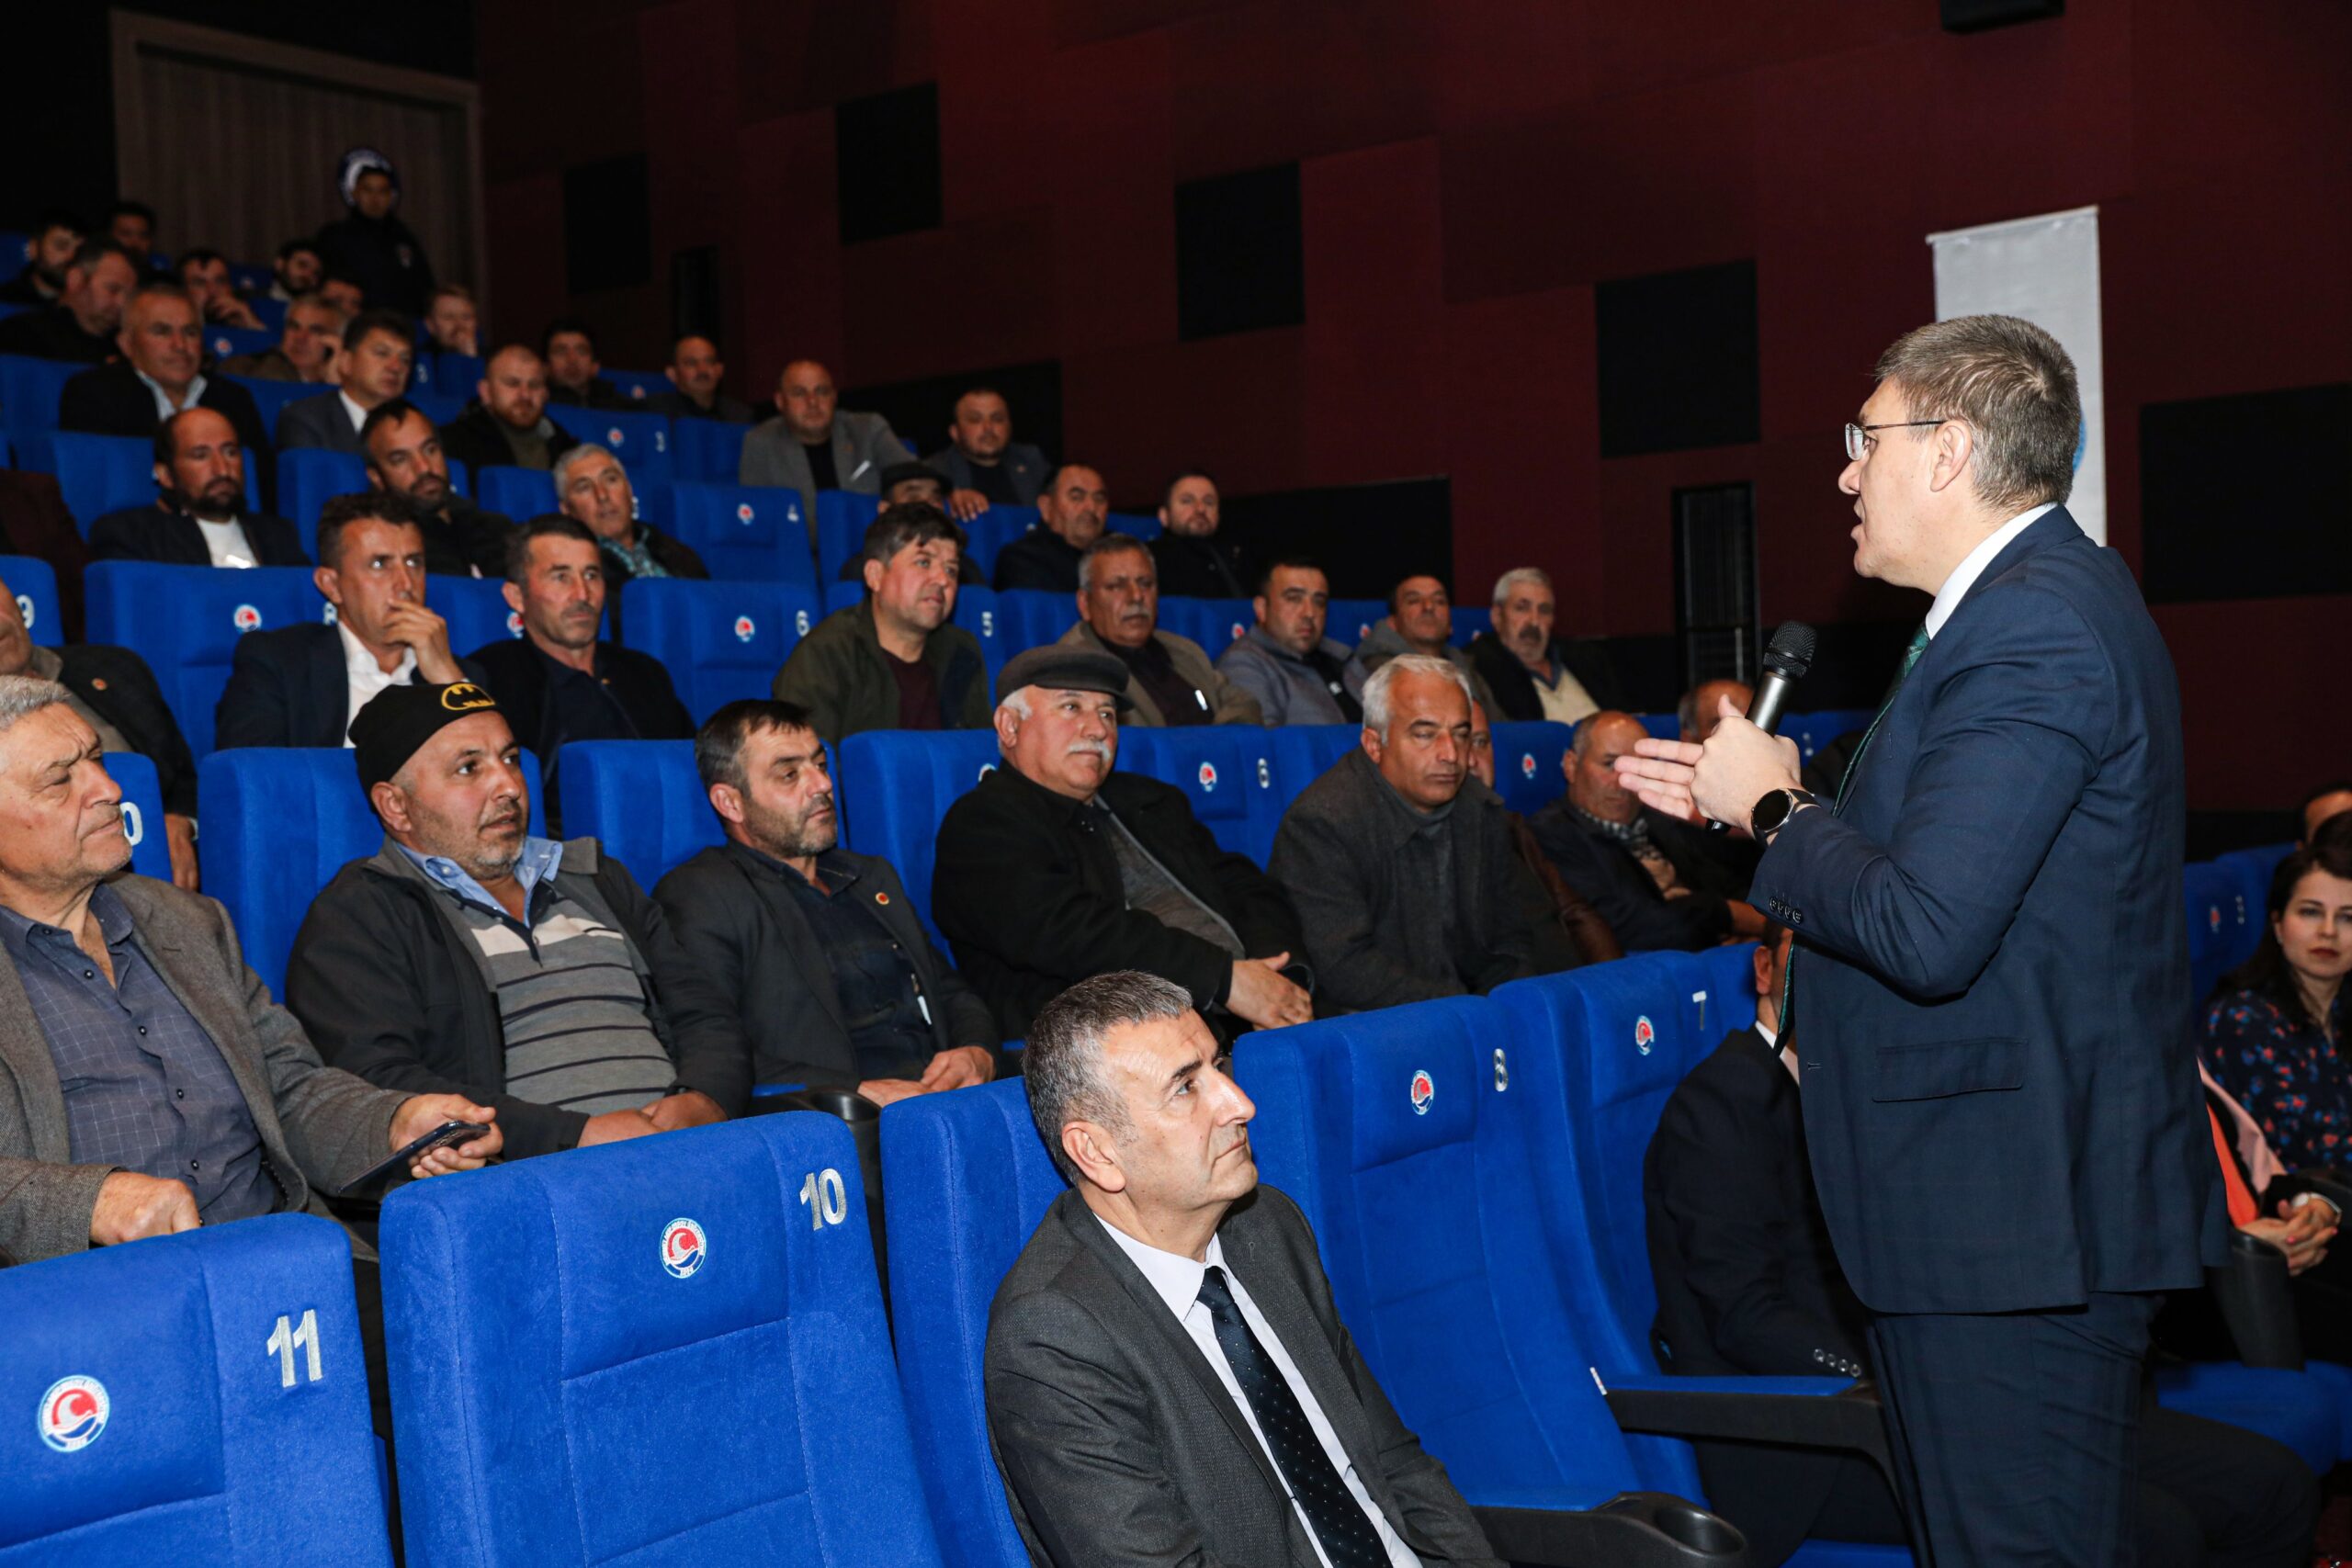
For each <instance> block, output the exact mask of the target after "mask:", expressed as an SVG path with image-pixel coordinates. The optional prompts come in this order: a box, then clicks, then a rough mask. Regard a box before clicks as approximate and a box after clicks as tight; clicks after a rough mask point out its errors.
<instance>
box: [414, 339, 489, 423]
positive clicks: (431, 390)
mask: <svg viewBox="0 0 2352 1568" xmlns="http://www.w3.org/2000/svg"><path fill="white" fill-rule="evenodd" d="M487 364H488V362H487V361H486V360H484V359H483V357H482V356H481V355H478V354H420V355H417V356H416V373H415V376H414V378H413V379H412V380H411V381H410V383H409V393H408V395H409V399H410V400H411V401H414V400H415V398H416V394H417V393H419V392H423V393H424V394H425V395H426V396H427V397H437V398H454V399H456V400H458V402H460V403H463V402H465V401H466V400H468V399H469V398H471V397H472V396H473V395H474V393H475V390H476V389H477V388H479V387H480V386H481V378H482V372H483V370H484V368H485V367H486V366H487ZM434 423H435V424H438V423H441V422H440V421H439V420H437V419H436V420H435V421H434Z"/></svg>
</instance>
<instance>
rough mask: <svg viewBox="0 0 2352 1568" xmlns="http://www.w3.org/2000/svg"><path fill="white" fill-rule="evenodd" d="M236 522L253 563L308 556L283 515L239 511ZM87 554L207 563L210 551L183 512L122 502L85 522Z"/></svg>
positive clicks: (293, 561) (294, 562)
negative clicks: (116, 508) (251, 552)
mask: <svg viewBox="0 0 2352 1568" xmlns="http://www.w3.org/2000/svg"><path fill="white" fill-rule="evenodd" d="M237 522H238V523H239V525H242V526H243V528H244V531H245V543H247V544H249V545H251V546H252V547H254V554H255V555H257V556H259V557H260V559H259V560H257V561H255V562H254V565H256V566H308V565H310V564H311V558H310V557H309V556H307V555H304V554H303V553H302V536H300V534H298V533H296V532H295V531H294V525H293V524H291V523H288V521H286V519H285V518H283V517H273V516H271V515H270V514H269V513H266V512H263V513H256V512H241V513H238V514H237ZM90 558H91V559H92V560H152V561H161V562H163V563H164V565H166V566H210V565H211V564H212V551H211V549H210V548H209V547H207V546H206V544H205V542H204V530H203V529H201V528H199V527H198V526H197V525H196V519H195V518H193V517H190V516H189V515H188V514H187V513H185V512H166V511H165V510H164V508H163V507H161V506H126V507H124V508H123V509H122V510H121V511H119V512H109V513H107V514H106V515H105V516H104V517H101V518H99V519H98V520H97V521H96V523H94V524H92V525H90Z"/></svg>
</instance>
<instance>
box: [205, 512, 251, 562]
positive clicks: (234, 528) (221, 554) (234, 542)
mask: <svg viewBox="0 0 2352 1568" xmlns="http://www.w3.org/2000/svg"><path fill="white" fill-rule="evenodd" d="M196 526H197V530H198V532H199V533H201V534H202V535H203V536H204V547H205V549H206V550H207V551H208V552H209V553H210V555H211V557H212V564H213V565H214V566H259V565H260V564H261V554H260V552H259V551H257V550H255V549H254V547H253V542H252V541H251V540H250V539H248V538H246V537H245V525H243V524H242V523H240V522H238V521H237V520H236V519H235V518H234V517H232V518H230V519H229V520H228V521H227V522H226V523H207V522H206V521H205V520H204V519H203V518H201V517H199V518H198V519H197V520H196Z"/></svg>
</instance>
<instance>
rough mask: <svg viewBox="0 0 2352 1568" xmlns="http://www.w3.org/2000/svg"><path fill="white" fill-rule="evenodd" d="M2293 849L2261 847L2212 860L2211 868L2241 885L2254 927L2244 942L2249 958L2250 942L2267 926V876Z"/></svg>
mask: <svg viewBox="0 0 2352 1568" xmlns="http://www.w3.org/2000/svg"><path fill="white" fill-rule="evenodd" d="M2294 848H2295V846H2294V845H2292V844H2265V845H2263V846H2262V847H2261V848H2259V849H2252V850H2232V851H2230V852H2229V853H2227V854H2222V855H2216V856H2214V857H2213V863H2214V864H2215V865H2217V866H2220V867H2222V869H2223V870H2225V871H2228V872H2229V873H2231V874H2233V875H2234V876H2236V877H2237V878H2238V879H2239V881H2240V882H2241V883H2243V884H2244V885H2245V892H2246V906H2245V907H2246V910H2247V913H2248V916H2249V918H2250V919H2252V920H2253V922H2254V924H2255V926H2256V931H2255V933H2254V936H2253V938H2252V939H2251V940H2249V941H2248V942H2247V943H2246V949H2245V951H2246V956H2247V957H2249V958H2250V957H2252V956H2253V955H2254V943H2255V942H2258V941H2260V940H2261V936H2262V932H2261V930H2260V928H2261V927H2263V926H2265V925H2267V924H2268V923H2269V919H2270V878H2271V875H2272V874H2273V873H2275V872H2276V871H2278V863H2279V862H2280V861H2282V860H2285V859H2286V858H2287V856H2288V855H2289V854H2290V853H2291V852H2293V850H2294Z"/></svg>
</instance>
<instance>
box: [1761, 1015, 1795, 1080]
mask: <svg viewBox="0 0 2352 1568" xmlns="http://www.w3.org/2000/svg"><path fill="white" fill-rule="evenodd" d="M1756 1032H1757V1033H1758V1034H1761V1035H1762V1036H1763V1037H1764V1043H1765V1044H1767V1045H1770V1047H1771V1048H1772V1055H1775V1056H1778V1057H1779V1058H1781V1066H1784V1067H1786V1068H1788V1069H1789V1077H1792V1078H1795V1077H1797V1054H1796V1049H1795V1047H1793V1046H1784V1045H1782V1044H1781V1032H1780V1031H1779V1030H1777V1029H1775V1028H1773V1027H1772V1026H1771V1025H1770V1024H1769V1023H1767V1022H1765V1021H1763V1020H1762V1019H1760V1018H1759V1019H1758V1020H1757V1021H1756ZM1798 1081H1799V1082H1802V1081H1803V1080H1802V1079H1799V1080H1798Z"/></svg>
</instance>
